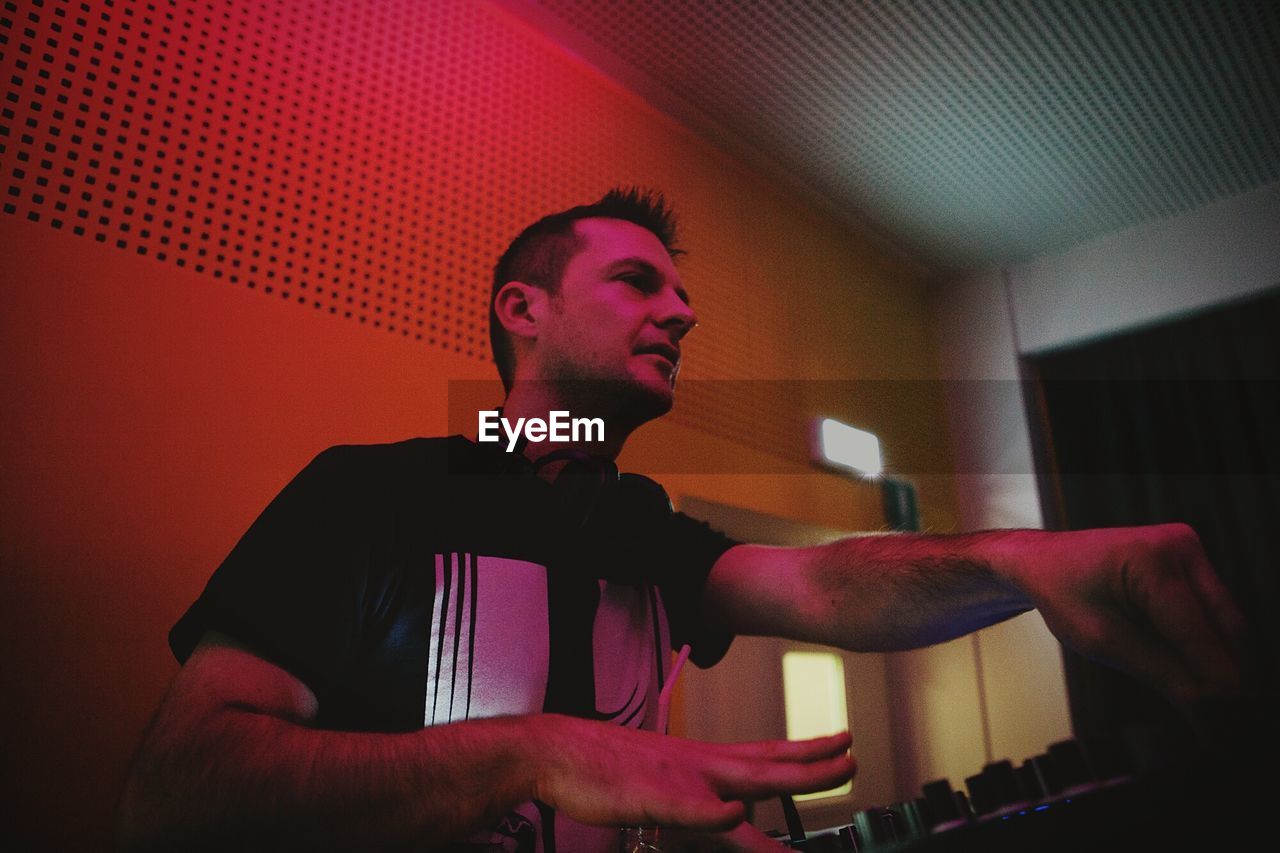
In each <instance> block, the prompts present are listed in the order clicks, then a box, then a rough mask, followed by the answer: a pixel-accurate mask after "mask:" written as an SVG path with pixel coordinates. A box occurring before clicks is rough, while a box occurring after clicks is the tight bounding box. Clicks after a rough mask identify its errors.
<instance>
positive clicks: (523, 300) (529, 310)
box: [493, 281, 549, 338]
mask: <svg viewBox="0 0 1280 853" xmlns="http://www.w3.org/2000/svg"><path fill="white" fill-rule="evenodd" d="M548 296H549V294H548V293H547V291H546V290H545V289H543V288H541V287H535V286H534V285H532V284H526V283H525V282H523V281H509V282H507V283H506V284H504V285H502V287H501V288H500V289H499V290H498V295H497V296H496V297H494V300H493V311H494V313H495V314H496V315H497V316H498V322H499V323H501V324H502V328H504V329H506V330H507V332H508V333H509V334H511V335H515V336H516V337H521V338H536V337H537V336H538V322H539V321H540V320H541V319H542V318H543V317H544V316H545V313H546V305H547V300H548Z"/></svg>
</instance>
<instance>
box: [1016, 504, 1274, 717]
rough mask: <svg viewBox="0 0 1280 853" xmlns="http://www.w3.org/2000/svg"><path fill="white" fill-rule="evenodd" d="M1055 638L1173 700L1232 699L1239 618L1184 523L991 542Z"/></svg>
mask: <svg viewBox="0 0 1280 853" xmlns="http://www.w3.org/2000/svg"><path fill="white" fill-rule="evenodd" d="M991 546H992V549H993V563H994V564H995V565H997V566H1002V567H1003V570H1004V571H1006V572H1007V573H1008V575H1009V576H1010V577H1011V578H1012V579H1013V580H1014V581H1015V582H1016V583H1017V584H1018V585H1019V586H1021V587H1022V588H1023V589H1024V590H1025V591H1026V592H1027V594H1028V595H1029V596H1030V597H1031V599H1032V601H1033V602H1034V603H1035V605H1036V607H1037V608H1038V609H1039V610H1040V613H1041V615H1042V616H1043V617H1044V620H1045V624H1046V625H1048V627H1049V630H1051V631H1052V632H1053V633H1054V635H1055V636H1057V637H1058V639H1059V640H1061V641H1062V642H1064V643H1066V644H1067V645H1069V646H1071V647H1072V648H1074V649H1076V650H1077V651H1079V652H1080V653H1082V654H1084V655H1086V656H1088V657H1091V658H1094V659H1096V660H1100V661H1102V662H1104V663H1109V664H1111V665H1113V666H1116V667H1118V668H1120V669H1123V670H1125V671H1127V672H1130V673H1132V674H1133V675H1135V676H1137V677H1139V678H1142V679H1143V680H1145V681H1147V682H1149V683H1151V684H1153V685H1155V686H1156V687H1158V688H1160V689H1161V690H1162V691H1163V692H1165V693H1166V694H1167V695H1168V696H1169V697H1170V698H1172V699H1173V700H1174V701H1177V702H1180V703H1189V702H1192V701H1194V700H1198V699H1214V698H1233V697H1239V696H1240V695H1241V694H1242V693H1243V691H1244V685H1245V681H1246V679H1247V677H1248V669H1249V654H1248V642H1247V638H1246V626H1245V621H1244V617H1243V616H1242V615H1241V613H1240V611H1239V609H1238V608H1237V607H1236V604H1235V602H1234V601H1232V599H1231V596H1230V595H1229V594H1228V593H1227V590H1226V588H1225V587H1224V586H1223V585H1222V582H1221V581H1219V580H1218V577H1217V575H1216V574H1215V573H1214V570H1213V567H1212V566H1211V565H1210V564H1209V561H1208V559H1207V558H1206V557H1205V553H1204V549H1203V547H1201V545H1200V539H1199V537H1198V536H1196V533H1195V531H1193V530H1192V529H1191V528H1190V527H1187V526H1186V525H1185V524H1163V525H1153V526H1149V527H1125V528H1103V529H1096V530H1081V531H1070V532H1063V533H1045V532H1040V531H1021V532H1019V533H1018V534H1017V535H1013V536H1010V537H1008V538H1003V539H997V540H992V542H991Z"/></svg>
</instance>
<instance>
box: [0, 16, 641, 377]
mask: <svg viewBox="0 0 1280 853" xmlns="http://www.w3.org/2000/svg"><path fill="white" fill-rule="evenodd" d="M0 51H2V52H3V53H2V58H3V67H4V104H3V112H2V119H0V155H2V156H3V163H4V166H3V191H4V200H3V210H4V213H5V214H7V215H9V216H17V217H21V218H24V219H27V220H30V221H33V222H40V223H44V224H47V225H48V226H49V227H51V228H56V229H61V230H64V231H66V232H67V233H68V235H69V236H71V235H74V236H76V237H79V238H82V239H86V240H95V241H98V242H100V243H105V244H107V245H109V246H112V247H114V248H116V249H118V250H121V251H128V252H134V253H137V254H139V255H147V256H150V257H152V258H154V259H155V260H157V261H159V262H162V263H164V264H173V265H176V266H179V267H186V268H190V269H193V270H195V271H196V272H199V273H203V274H206V275H209V276H212V277H213V278H216V279H221V280H223V281H225V282H226V283H228V284H230V285H234V286H238V287H244V288H249V289H253V290H258V291H260V292H262V293H264V294H269V295H271V296H272V297H273V298H278V299H283V300H287V301H289V302H292V303H296V304H297V305H298V306H300V307H305V308H308V309H311V310H317V311H323V312H328V313H330V314H336V315H340V316H342V317H347V318H350V319H352V320H354V321H357V322H360V323H365V324H368V325H370V326H371V327H376V328H380V329H384V330H386V331H388V332H392V333H394V334H397V335H402V336H407V337H412V338H413V339H420V340H423V341H425V342H427V343H428V344H434V345H437V346H441V347H445V348H447V349H450V350H452V351H455V352H459V353H463V354H465V355H467V356H472V357H475V358H477V359H487V358H488V342H487V332H486V325H485V324H486V318H487V308H486V305H487V303H486V299H487V288H488V277H489V274H490V270H491V268H492V264H493V262H494V261H495V260H496V257H497V255H498V254H499V253H500V251H501V249H502V247H503V245H504V244H505V241H506V240H509V239H510V238H511V237H513V236H514V234H515V233H516V232H517V231H518V230H519V228H520V227H522V226H523V225H524V224H527V222H528V221H530V220H531V219H532V218H534V217H536V216H538V215H541V214H542V213H545V212H548V211H550V210H553V209H556V208H558V207H562V206H565V205H568V204H575V203H580V202H581V201H583V200H586V199H589V198H592V197H594V196H597V195H598V194H599V193H600V192H602V191H603V189H604V188H607V186H609V185H611V184H613V183H614V182H618V181H625V180H627V179H631V180H639V179H643V178H645V177H648V178H649V179H650V180H653V179H658V178H661V177H662V170H661V169H660V168H655V167H656V166H657V165H658V161H657V156H656V154H655V152H656V151H659V150H661V145H660V144H657V143H658V142H659V140H656V139H655V138H654V137H653V135H651V134H647V133H645V132H644V129H643V128H635V127H630V128H628V127H627V121H626V119H627V116H626V115H624V114H623V112H624V109H625V101H624V102H623V103H622V105H621V106H620V101H619V98H617V97H616V93H615V92H614V91H613V90H612V89H611V88H610V87H609V85H608V84H605V83H604V82H603V81H601V80H599V79H598V78H597V79H594V80H593V81H592V82H591V84H590V85H584V84H583V79H582V78H583V76H584V73H585V72H584V69H582V68H581V67H578V66H575V65H574V64H573V63H572V62H570V61H569V60H567V58H566V57H565V56H564V55H563V54H561V53H560V52H559V51H557V50H556V49H554V48H553V47H551V46H549V45H546V44H545V43H543V42H542V40H541V39H540V38H539V37H537V36H536V35H534V34H533V33H530V32H528V31H526V30H524V28H523V27H522V26H521V25H519V24H517V23H515V22H513V21H512V20H510V19H509V18H508V17H507V16H506V15H505V13H502V12H500V11H497V10H494V9H492V8H490V7H488V6H486V5H485V4H478V3H423V2H416V0H398V1H396V2H378V3H351V2H341V1H339V2H323V1H321V2H287V3H283V2H279V3H258V2H247V0H216V1H215V2H202V3H179V2H173V3H160V2H133V0H95V2H91V3H80V2H70V0H33V2H24V3H15V2H12V0H10V1H9V2H6V3H4V12H3V15H2V16H0ZM157 274H162V273H161V271H160V270H157Z"/></svg>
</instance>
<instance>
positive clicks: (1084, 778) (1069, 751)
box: [1049, 740, 1093, 790]
mask: <svg viewBox="0 0 1280 853" xmlns="http://www.w3.org/2000/svg"><path fill="white" fill-rule="evenodd" d="M1049 757H1050V758H1051V759H1053V766H1054V768H1055V771H1056V773H1057V775H1058V780H1059V783H1060V784H1061V786H1062V788H1061V789H1060V790H1066V789H1067V788H1074V787H1076V786H1077V785H1085V784H1088V783H1089V782H1092V781H1093V772H1092V771H1091V770H1090V769H1089V761H1088V759H1087V758H1086V757H1085V754H1084V749H1083V748H1081V746H1080V744H1079V743H1078V742H1076V741H1074V740H1064V741H1059V742H1058V743H1055V744H1050V745H1049Z"/></svg>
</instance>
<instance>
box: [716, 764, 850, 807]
mask: <svg viewBox="0 0 1280 853" xmlns="http://www.w3.org/2000/svg"><path fill="white" fill-rule="evenodd" d="M857 769H858V766H857V764H856V763H855V762H854V760H853V757H852V756H850V755H837V756H834V757H832V758H824V759H820V760H817V761H811V762H805V763H795V762H784V761H772V760H767V759H765V760H761V759H749V758H732V759H726V760H725V761H723V762H721V763H720V764H719V765H717V766H714V767H712V768H710V771H711V774H712V779H713V783H714V784H715V787H716V790H717V791H718V792H719V793H720V795H721V796H723V797H730V798H733V799H744V800H762V799H765V798H766V797H772V796H776V795H778V794H807V793H810V792H812V791H825V790H827V789H828V788H834V787H836V786H838V785H842V784H844V783H845V782H847V781H848V780H850V779H852V778H853V774H854V773H855V772H856V771H857Z"/></svg>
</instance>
